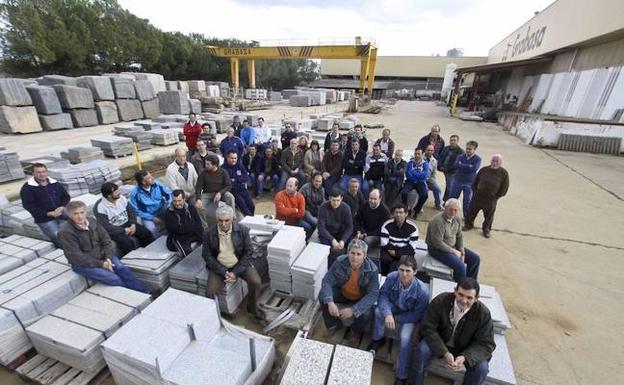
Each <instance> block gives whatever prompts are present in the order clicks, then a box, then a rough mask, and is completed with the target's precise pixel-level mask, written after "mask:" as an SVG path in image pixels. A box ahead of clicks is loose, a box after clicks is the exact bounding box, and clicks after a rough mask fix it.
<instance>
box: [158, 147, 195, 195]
mask: <svg viewBox="0 0 624 385" xmlns="http://www.w3.org/2000/svg"><path fill="white" fill-rule="evenodd" d="M197 154H198V153H196V155H197ZM186 159H187V156H186V150H185V149H184V148H182V147H178V148H176V150H175V159H174V161H173V162H171V164H170V165H169V166H168V167H167V171H166V172H165V177H166V178H167V185H168V186H169V188H171V190H183V191H184V193H185V194H186V196H188V197H189V198H190V199H192V198H193V196H194V194H195V185H196V184H197V172H196V171H195V166H193V164H192V163H190V162H187V161H186Z"/></svg>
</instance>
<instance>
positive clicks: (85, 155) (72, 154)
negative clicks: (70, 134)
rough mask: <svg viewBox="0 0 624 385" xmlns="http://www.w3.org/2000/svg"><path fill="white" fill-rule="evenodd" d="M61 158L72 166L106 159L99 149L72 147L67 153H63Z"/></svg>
mask: <svg viewBox="0 0 624 385" xmlns="http://www.w3.org/2000/svg"><path fill="white" fill-rule="evenodd" d="M61 158H63V159H67V160H69V162H70V163H71V164H78V163H85V162H91V161H93V160H100V159H104V153H103V152H102V150H101V149H99V148H97V147H70V148H69V149H67V151H61Z"/></svg>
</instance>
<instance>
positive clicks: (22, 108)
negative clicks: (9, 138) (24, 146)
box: [0, 79, 42, 134]
mask: <svg viewBox="0 0 624 385" xmlns="http://www.w3.org/2000/svg"><path fill="white" fill-rule="evenodd" d="M32 104H33V101H32V98H31V97H30V94H29V93H28V91H27V90H26V87H25V85H24V82H23V81H22V80H21V79H0V132H4V133H6V134H17V133H19V134H28V133H31V132H39V131H42V128H41V123H40V122H39V117H38V116H37V110H36V109H35V107H34V106H33V105H32Z"/></svg>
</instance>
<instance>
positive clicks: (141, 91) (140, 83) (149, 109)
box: [134, 79, 201, 119]
mask: <svg viewBox="0 0 624 385" xmlns="http://www.w3.org/2000/svg"><path fill="white" fill-rule="evenodd" d="M134 88H135V90H136V96H137V99H138V100H139V101H140V102H141V108H142V109H143V115H144V116H145V118H147V119H152V118H155V117H157V116H158V115H160V107H159V103H158V96H157V95H156V91H155V89H154V86H153V85H152V83H151V82H150V81H149V80H147V79H137V80H136V81H135V82H134ZM200 109H201V105H200Z"/></svg>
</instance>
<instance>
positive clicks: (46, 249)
mask: <svg viewBox="0 0 624 385" xmlns="http://www.w3.org/2000/svg"><path fill="white" fill-rule="evenodd" d="M0 245H10V246H13V247H17V248H19V249H21V251H16V249H14V248H13V249H12V250H13V251H15V252H17V254H14V256H16V255H26V254H28V253H35V256H36V257H37V258H38V257H42V258H43V257H44V256H46V255H47V254H49V253H51V252H53V251H54V250H55V247H54V244H53V243H52V242H49V241H44V240H41V239H38V238H31V237H27V236H23V235H16V234H14V235H9V236H8V237H5V238H0ZM3 250H4V251H5V252H7V251H8V250H9V249H3ZM26 262H28V261H26Z"/></svg>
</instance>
